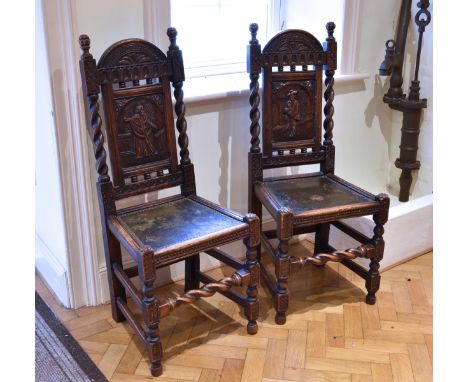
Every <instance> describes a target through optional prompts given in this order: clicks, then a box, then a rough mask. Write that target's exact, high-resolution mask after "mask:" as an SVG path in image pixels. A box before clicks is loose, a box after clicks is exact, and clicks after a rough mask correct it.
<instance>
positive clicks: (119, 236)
mask: <svg viewBox="0 0 468 382" xmlns="http://www.w3.org/2000/svg"><path fill="white" fill-rule="evenodd" d="M326 27H327V31H328V38H327V39H326V42H325V43H324V44H323V46H322V44H320V42H319V41H318V40H317V39H316V38H315V37H314V36H313V35H311V34H310V33H308V32H305V31H301V30H287V31H284V32H281V33H279V34H278V35H276V36H275V37H273V38H272V39H271V40H270V41H269V42H268V43H267V44H266V46H265V47H264V48H263V50H262V49H261V46H260V44H259V42H258V40H257V38H256V34H257V30H258V26H257V25H256V24H252V25H251V26H250V32H251V40H250V42H249V45H248V54H247V55H248V57H247V67H248V71H249V73H250V80H251V82H250V105H251V111H250V118H251V125H250V133H251V148H250V152H249V153H248V177H249V181H248V202H249V211H251V212H252V213H249V214H247V215H245V216H242V215H240V214H238V213H236V212H233V211H230V210H228V209H225V208H223V207H221V206H218V205H216V204H214V203H212V202H210V201H208V200H205V199H203V198H201V197H200V196H198V195H197V193H196V187H195V174H194V166H193V164H192V162H191V160H190V156H189V151H188V138H187V123H186V119H185V105H184V101H183V90H182V85H183V82H184V79H185V77H184V65H183V60H182V52H181V50H180V49H179V47H178V46H177V44H176V36H177V31H176V30H175V29H174V28H169V29H168V31H167V35H168V37H169V40H170V46H169V50H168V51H167V55H166V54H164V53H163V52H162V51H161V50H160V49H159V48H157V47H156V46H155V45H153V44H151V43H149V42H147V41H144V40H141V39H127V40H122V41H119V42H117V43H115V44H113V45H111V46H110V47H109V48H108V49H107V50H106V51H105V52H104V53H103V55H102V57H101V58H100V60H99V62H98V63H97V64H96V61H95V60H94V58H93V56H92V55H91V53H90V52H89V50H90V39H89V37H88V36H86V35H82V36H80V39H79V43H80V46H81V49H82V55H81V59H80V69H81V75H82V81H83V91H84V93H85V96H86V98H87V101H88V108H89V120H90V125H91V128H92V136H93V141H94V153H95V158H96V169H97V172H98V180H97V192H98V196H99V204H100V212H101V223H102V233H103V239H104V249H105V256H106V263H107V269H108V281H109V290H110V298H111V307H112V316H113V318H114V320H115V321H117V322H120V321H123V320H128V322H129V324H130V325H131V326H132V328H133V329H134V331H135V332H136V334H137V336H138V337H139V338H140V339H141V340H142V341H143V342H144V343H145V346H146V349H147V353H148V356H149V360H150V362H151V367H150V371H151V373H152V375H154V376H158V375H160V374H161V373H162V365H161V359H162V347H161V341H160V336H159V329H158V324H159V322H160V320H161V319H162V318H164V317H165V316H166V315H168V314H169V313H170V312H171V311H172V310H174V309H175V308H177V306H179V305H181V304H185V303H192V302H194V301H195V300H197V299H199V298H200V297H209V296H211V295H213V294H214V293H216V292H220V293H222V294H223V295H225V296H226V297H228V298H230V299H231V300H233V301H235V302H236V303H238V304H239V305H241V306H242V307H243V308H244V311H245V317H246V319H247V332H248V333H249V334H255V333H256V332H257V330H258V325H257V318H258V315H259V302H258V299H257V285H258V283H259V278H260V275H261V276H262V277H263V278H264V280H265V283H266V285H267V287H268V289H269V290H270V292H271V295H272V298H273V303H274V307H275V309H276V312H277V313H276V317H275V321H276V323H277V324H284V323H285V322H286V312H287V309H288V299H289V295H288V289H287V283H288V278H289V276H290V274H292V273H294V272H296V271H298V270H300V269H301V268H303V267H304V266H305V265H307V264H308V263H311V264H314V265H318V266H320V265H323V264H325V263H326V262H327V261H329V260H331V261H342V262H343V264H344V265H345V266H347V267H348V268H350V269H351V270H353V271H354V272H356V273H357V274H359V275H360V276H361V277H362V278H364V279H365V281H366V288H367V290H368V294H367V298H366V302H367V303H368V304H374V303H375V299H376V298H375V293H376V292H377V290H378V289H379V282H380V274H379V261H380V260H381V259H382V256H383V251H384V241H383V238H382V235H383V232H384V229H383V225H384V224H385V222H386V220H387V217H388V209H389V199H388V197H387V196H386V195H384V194H379V195H377V196H374V195H372V194H370V193H368V192H366V191H364V190H362V189H360V188H358V187H356V186H354V185H352V184H350V183H348V182H346V181H344V180H343V179H341V178H339V177H337V176H336V175H334V155H335V147H334V145H333V140H332V130H333V98H334V91H333V82H334V80H333V76H334V73H335V69H336V41H335V38H334V37H333V31H334V28H335V25H334V24H333V23H328V24H327V26H326ZM323 71H324V72H325V91H324V98H325V106H324V114H325V118H324V120H323V127H324V137H323V141H322V139H321V135H322V134H321V131H322V129H321V125H322V117H321V108H322V96H323V95H322V72H323ZM261 72H263V97H262V98H263V99H262V104H263V113H262V114H263V121H262V122H263V123H262V126H263V129H262V131H263V135H262V146H263V147H262V149H261V148H260V137H259V136H260V130H261V128H260V123H259V122H260V110H259V106H260V98H261V97H260V93H259V82H258V79H259V75H260V74H261ZM171 84H172V87H173V89H174V93H173V95H174V98H175V106H174V110H175V114H176V117H177V120H176V127H177V131H178V139H177V141H178V144H179V149H180V153H179V156H180V160H179V159H178V155H177V149H176V143H175V141H176V136H175V131H174V130H175V129H174V117H173V109H172V107H173V105H172V96H171ZM100 95H101V96H102V104H103V109H104V115H105V121H106V135H107V144H108V151H109V152H110V163H111V167H112V179H111V177H110V174H109V169H108V165H107V157H106V155H107V154H106V150H105V148H104V134H103V127H102V119H101V116H100V112H99V104H100V101H99V97H100ZM246 128H247V127H246ZM308 164H320V171H319V172H317V173H312V174H307V175H294V176H284V177H276V178H263V172H264V170H266V169H272V168H280V167H287V166H298V165H308ZM176 186H180V194H178V195H176V196H172V197H168V198H162V199H158V200H156V201H153V202H148V203H142V204H138V205H136V206H133V207H130V208H124V209H117V208H116V202H117V201H118V200H121V199H125V198H128V197H131V196H136V195H142V194H146V193H150V192H154V191H157V190H162V189H166V188H170V187H176ZM246 191H247V190H246ZM263 206H264V207H266V209H267V210H268V211H269V213H270V214H271V216H272V217H273V219H274V220H275V222H276V230H271V231H264V232H262V229H261V220H262V207H263ZM363 215H373V219H374V221H375V224H376V225H375V229H374V235H373V237H367V236H365V235H364V234H362V233H360V232H358V231H356V230H355V229H353V228H351V227H350V226H348V225H346V224H345V223H343V222H341V221H340V219H343V218H349V217H356V216H363ZM331 224H332V225H334V226H335V227H337V228H338V229H340V230H341V231H343V232H344V233H346V234H347V235H349V236H351V237H352V238H354V239H356V240H357V241H359V242H360V243H361V245H360V246H359V247H357V248H351V249H347V250H345V251H337V250H335V249H334V248H333V247H331V246H330V244H329V231H330V225H331ZM306 232H315V249H314V254H313V255H310V256H306V257H304V258H299V257H292V256H288V242H289V240H290V239H291V238H292V237H293V236H294V235H297V234H302V233H306ZM273 238H276V239H278V245H277V247H276V248H274V247H273V245H272V244H271V242H270V239H273ZM239 239H242V240H243V242H244V244H245V246H246V259H245V261H244V262H241V261H240V260H238V259H237V258H235V257H233V256H231V255H229V254H227V253H225V252H223V251H222V250H220V249H219V248H218V247H219V246H221V245H224V244H227V243H231V242H233V241H236V240H239ZM121 247H123V248H125V250H126V251H127V252H128V253H129V254H130V255H131V257H132V258H133V260H134V261H135V264H136V265H135V266H133V267H130V268H126V269H124V267H123V265H122V253H121ZM262 250H263V251H264V252H265V253H266V255H267V256H270V257H271V259H272V261H273V263H274V265H275V274H274V275H272V274H269V273H268V271H267V269H266V268H265V266H264V265H263V264H264V262H262V261H259V260H260V255H261V252H262ZM202 252H204V253H206V254H208V255H209V256H212V257H214V258H216V259H218V260H220V261H221V262H223V263H224V264H227V265H228V266H230V267H232V268H233V269H235V273H234V274H233V275H232V276H230V277H226V278H223V279H222V280H214V279H212V278H211V277H209V276H208V275H206V274H204V273H203V272H201V271H200V253H202ZM356 257H361V258H368V259H370V269H369V270H368V269H365V268H364V267H362V266H360V265H358V264H357V263H355V262H353V261H352V259H355V258H356ZM182 260H183V261H185V293H184V294H183V295H180V296H177V297H170V298H166V299H160V298H158V297H157V294H156V279H157V269H158V268H161V267H165V266H168V265H171V264H173V263H175V262H179V261H182ZM136 276H138V278H139V280H140V282H141V288H140V287H137V286H136V285H135V284H134V283H133V282H132V281H131V278H133V277H136ZM200 283H204V285H203V286H202V287H201V288H200ZM236 286H245V287H246V294H245V295H242V294H240V293H239V292H238V291H237V290H235V289H234V288H233V287H236ZM127 298H131V299H133V300H134V302H135V303H136V306H138V307H139V308H141V311H142V313H143V321H144V322H143V323H140V322H139V321H138V320H137V319H136V318H135V315H134V313H133V312H132V310H131V309H130V308H129V305H128V304H127Z"/></svg>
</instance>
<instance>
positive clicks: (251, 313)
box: [244, 214, 260, 334]
mask: <svg viewBox="0 0 468 382" xmlns="http://www.w3.org/2000/svg"><path fill="white" fill-rule="evenodd" d="M244 221H246V222H247V223H248V224H249V227H250V234H249V237H246V238H245V239H244V244H245V246H246V248H247V252H246V260H245V268H246V269H247V270H248V271H249V273H250V279H249V284H248V286H247V292H246V293H247V300H246V302H245V305H244V312H245V318H247V320H248V323H247V333H249V334H256V333H257V331H258V324H257V319H258V315H259V309H260V307H259V302H258V298H257V296H258V290H257V284H258V282H259V276H260V269H259V265H258V261H257V251H258V246H259V242H260V219H259V218H258V217H257V216H256V215H254V214H247V215H246V216H245V218H244Z"/></svg>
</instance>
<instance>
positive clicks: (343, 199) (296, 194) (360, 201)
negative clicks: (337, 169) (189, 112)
mask: <svg viewBox="0 0 468 382" xmlns="http://www.w3.org/2000/svg"><path fill="white" fill-rule="evenodd" d="M326 27H327V31H328V38H327V39H326V42H325V43H324V44H323V47H322V44H320V42H319V41H318V40H317V39H316V38H315V37H314V36H313V35H311V34H310V33H308V32H306V31H302V30H286V31H283V32H281V33H279V34H277V35H276V36H275V37H273V38H272V39H271V40H270V41H269V42H268V43H267V44H266V45H265V47H264V48H263V50H262V49H261V46H260V44H259V42H258V40H257V38H256V34H257V30H258V26H257V24H251V25H250V32H251V40H250V43H249V46H248V49H247V52H248V53H247V68H248V72H249V73H250V80H251V82H250V105H251V111H250V118H251V125H250V133H251V148H250V152H249V170H248V172H249V196H248V198H249V211H252V212H253V213H255V214H256V215H257V216H259V217H260V220H261V219H262V206H264V207H266V209H267V210H268V212H269V213H270V214H271V215H272V217H273V219H274V221H275V223H276V230H271V231H265V232H262V233H261V236H260V238H261V245H259V247H258V258H259V259H260V252H261V247H263V250H264V251H265V252H266V253H267V254H268V256H270V257H271V259H272V261H273V263H274V265H275V275H274V276H273V275H270V273H269V272H268V271H267V269H266V267H265V266H264V264H263V263H262V261H260V268H261V273H262V276H263V277H264V279H265V282H266V285H267V286H268V289H269V290H270V292H271V295H272V297H273V301H274V306H275V309H276V317H275V321H276V323H277V324H284V323H285V322H286V311H287V309H288V302H289V293H288V278H289V276H290V274H292V273H294V272H297V271H299V270H300V269H302V268H304V266H305V265H307V264H313V265H316V266H321V265H324V264H325V263H326V262H327V261H342V262H343V264H344V265H345V266H346V267H348V268H350V269H351V270H353V271H354V272H356V273H357V274H358V275H359V276H361V277H362V278H364V279H365V280H366V288H367V291H368V294H367V298H366V302H367V303H368V304H374V303H375V301H376V297H375V293H376V292H377V290H378V289H379V284H380V274H379V261H380V260H381V259H382V257H383V253H384V240H383V238H382V235H383V233H384V228H383V225H384V224H385V222H386V221H387V218H388V209H389V198H388V196H387V195H385V194H379V195H377V196H375V195H372V194H370V193H368V192H366V191H364V190H362V189H361V188H358V187H356V186H354V185H352V184H350V183H348V182H346V181H344V180H343V179H341V178H339V177H338V176H336V175H334V162H335V159H334V158H335V146H334V145H333V139H332V138H333V135H332V131H333V119H332V118H333V112H334V109H333V98H334V90H333V82H334V79H333V76H334V73H335V69H336V41H335V38H334V37H333V31H334V29H335V24H334V23H332V22H330V23H328V24H327V26H326ZM322 70H324V71H325V92H324V98H325V107H324V114H325V118H324V121H323V127H324V137H323V141H322V140H321V123H322V118H321V108H322V100H321V99H322ZM260 73H262V76H263V97H262V105H263V109H262V114H263V115H262V117H263V119H262V133H263V134H262V149H261V148H260V137H259V136H260V124H259V120H260V111H259V105H260V95H259V83H258V79H259V75H260ZM308 164H320V171H319V172H316V173H311V174H306V175H291V176H283V177H273V178H264V177H263V171H264V170H267V169H274V168H280V167H287V166H299V165H308ZM363 215H373V220H374V222H375V224H376V225H375V228H374V235H373V237H367V236H365V235H364V234H362V233H360V232H358V231H357V230H355V229H353V228H352V227H350V226H349V225H347V224H345V223H343V222H342V221H340V219H344V218H351V217H357V216H363ZM330 224H332V225H334V226H335V227H336V228H338V229H339V230H341V231H343V232H344V233H345V234H347V235H349V236H351V237H352V238H353V239H356V240H357V241H358V242H360V243H361V245H360V246H359V247H357V248H351V249H346V250H345V251H337V250H336V249H335V248H333V247H332V246H331V245H330V244H329V231H330ZM308 232H315V247H314V254H313V255H311V256H307V257H304V258H299V257H293V256H288V242H289V240H290V239H291V238H292V236H293V235H298V234H303V233H308ZM272 238H277V239H278V240H279V243H278V246H277V248H276V249H275V248H274V247H273V245H272V244H271V243H270V241H269V239H272ZM357 257H363V258H368V259H370V269H369V270H367V269H365V268H364V267H362V266H360V265H359V264H357V263H355V262H353V261H352V260H353V259H355V258H357Z"/></svg>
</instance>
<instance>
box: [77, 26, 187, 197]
mask: <svg viewBox="0 0 468 382" xmlns="http://www.w3.org/2000/svg"><path fill="white" fill-rule="evenodd" d="M170 32H171V34H170ZM176 34H177V32H175V29H173V28H170V30H169V31H168V35H169V37H170V38H171V46H170V48H169V51H168V54H167V55H166V54H164V53H163V52H162V51H161V50H160V49H159V48H158V47H156V46H155V45H153V44H152V43H150V42H148V41H145V40H141V39H136V38H132V39H126V40H121V41H118V42H116V43H115V44H112V45H111V46H110V47H109V48H108V49H107V50H106V51H105V52H104V53H103V55H102V56H101V58H100V60H99V62H98V63H97V65H96V63H95V61H94V59H93V57H92V56H91V54H90V53H89V46H90V42H89V38H88V37H87V36H81V37H80V45H81V48H82V50H83V55H82V57H81V60H80V66H81V73H82V79H83V88H84V90H85V93H86V95H87V96H88V100H89V103H90V112H91V114H93V113H94V112H95V109H96V106H94V109H93V103H94V104H95V105H97V106H98V95H99V93H101V94H102V105H103V109H104V115H105V122H106V135H107V144H108V151H109V154H110V163H111V168H112V182H113V185H114V191H115V196H116V199H119V198H124V197H128V196H133V195H136V194H141V193H146V192H150V191H153V190H158V189H162V188H167V187H174V186H178V185H182V184H183V183H184V182H185V180H186V179H185V178H184V174H183V171H182V169H181V166H180V165H179V164H178V158H177V150H176V142H175V127H174V116H173V111H172V96H171V82H172V83H173V84H174V88H176V85H178V86H179V90H180V87H181V86H182V82H183V80H184V68H183V61H182V53H181V51H180V50H179V48H178V47H177V45H176V44H175V36H176ZM181 97H182V95H180V94H179V100H178V102H179V105H178V106H181V105H180V104H181V103H182V104H183V101H182V98H181ZM179 109H180V107H179ZM98 111H99V109H98V110H97V114H98ZM183 111H185V107H183ZM179 114H181V113H180V110H179ZM179 114H178V117H179V119H180V115H179ZM97 117H98V118H99V121H96V118H94V120H93V116H92V118H91V125H92V127H93V133H94V142H95V151H96V160H97V162H98V163H99V160H100V157H99V155H98V153H97V152H98V151H101V156H102V151H104V147H102V144H103V142H104V137H103V135H102V132H101V126H100V123H101V121H100V117H99V114H98V115H97ZM181 118H182V119H183V121H181V122H183V124H184V126H183V127H184V131H183V132H182V133H183V134H182V135H184V136H185V138H186V134H185V128H186V126H185V125H186V122H185V118H184V115H183V114H182V116H181ZM178 122H179V120H178ZM98 125H99V126H98ZM96 129H97V130H98V133H99V134H96ZM101 141H102V142H101ZM185 143H186V144H188V141H186V142H185ZM185 150H186V161H185V164H189V163H190V160H189V159H188V151H187V146H186V145H185ZM101 159H102V158H101ZM103 159H104V165H105V151H104V158H103ZM187 160H188V162H187ZM97 169H98V172H99V174H100V176H101V175H102V174H101V172H100V170H101V171H103V170H104V171H105V173H106V174H105V175H107V165H106V167H105V169H103V168H102V165H101V168H100V166H99V164H97Z"/></svg>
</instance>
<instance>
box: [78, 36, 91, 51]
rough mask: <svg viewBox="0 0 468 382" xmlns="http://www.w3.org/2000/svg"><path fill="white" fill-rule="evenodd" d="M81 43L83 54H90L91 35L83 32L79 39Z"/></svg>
mask: <svg viewBox="0 0 468 382" xmlns="http://www.w3.org/2000/svg"><path fill="white" fill-rule="evenodd" d="M78 41H79V43H80V48H81V50H82V51H83V55H88V54H89V48H90V46H91V40H90V39H89V36H88V35H86V34H82V35H81V36H80V37H79V39H78Z"/></svg>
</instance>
